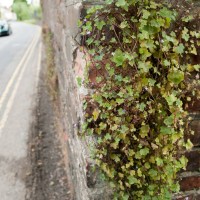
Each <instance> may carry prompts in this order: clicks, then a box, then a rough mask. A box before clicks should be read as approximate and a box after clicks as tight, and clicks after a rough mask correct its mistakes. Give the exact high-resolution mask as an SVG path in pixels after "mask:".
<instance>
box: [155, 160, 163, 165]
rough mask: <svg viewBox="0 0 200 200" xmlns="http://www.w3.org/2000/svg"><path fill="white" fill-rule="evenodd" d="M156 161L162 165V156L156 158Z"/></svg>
mask: <svg viewBox="0 0 200 200" xmlns="http://www.w3.org/2000/svg"><path fill="white" fill-rule="evenodd" d="M156 163H157V165H158V166H162V165H163V160H162V159H161V158H156Z"/></svg>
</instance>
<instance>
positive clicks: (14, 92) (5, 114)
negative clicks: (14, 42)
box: [0, 32, 40, 137]
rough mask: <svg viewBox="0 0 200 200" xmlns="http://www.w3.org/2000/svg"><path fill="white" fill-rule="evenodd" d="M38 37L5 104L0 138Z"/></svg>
mask: <svg viewBox="0 0 200 200" xmlns="http://www.w3.org/2000/svg"><path fill="white" fill-rule="evenodd" d="M39 37H40V32H39V34H38V35H37V37H36V39H34V43H33V45H31V47H32V48H31V50H30V52H29V54H28V56H27V57H26V59H25V61H24V65H22V68H21V71H20V72H19V76H18V78H17V80H16V82H15V86H14V88H13V92H12V94H11V96H10V98H9V99H8V102H7V104H6V108H5V111H4V113H3V116H2V119H1V120H0V137H1V135H2V130H3V128H4V126H5V124H6V121H7V119H8V114H9V113H10V110H11V108H12V106H13V102H14V99H15V96H16V93H17V90H18V87H19V84H20V82H21V79H22V77H23V74H24V71H25V69H26V66H27V65H28V62H29V61H30V59H31V57H32V55H33V51H34V50H35V47H36V45H37V42H38V40H39Z"/></svg>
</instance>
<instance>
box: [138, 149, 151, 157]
mask: <svg viewBox="0 0 200 200" xmlns="http://www.w3.org/2000/svg"><path fill="white" fill-rule="evenodd" d="M148 153H149V149H148V148H147V147H145V148H144V149H140V155H142V156H146V155H147V154H148Z"/></svg>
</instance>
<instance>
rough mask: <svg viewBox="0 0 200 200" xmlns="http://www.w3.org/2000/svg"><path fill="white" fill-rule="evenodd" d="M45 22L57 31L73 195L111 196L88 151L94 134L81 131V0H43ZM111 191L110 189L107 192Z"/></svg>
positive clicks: (57, 59) (83, 95)
mask: <svg viewBox="0 0 200 200" xmlns="http://www.w3.org/2000/svg"><path fill="white" fill-rule="evenodd" d="M42 7H43V16H44V20H43V26H44V28H45V29H49V30H50V31H51V32H52V33H53V46H54V51H55V65H56V71H57V75H58V85H59V101H60V102H59V103H60V111H61V122H62V125H63V128H62V130H61V132H62V139H63V141H65V143H66V148H67V152H68V155H67V161H66V163H67V166H68V167H67V168H68V169H66V170H67V171H68V174H69V177H68V178H69V180H70V181H71V185H72V186H71V188H72V190H73V195H72V196H73V199H77V200H88V199H94V200H102V199H108V200H110V199H111V198H110V197H109V191H108V189H107V187H106V185H105V184H104V183H103V182H102V181H100V180H98V179H97V178H96V172H94V171H93V169H92V166H93V163H92V160H91V159H90V156H89V153H88V146H89V144H90V143H91V141H90V140H91V138H86V140H82V139H81V137H79V135H78V129H79V127H80V124H81V121H82V118H83V113H82V102H83V99H84V98H86V96H87V93H88V91H87V90H86V89H85V88H83V87H81V88H79V87H78V86H77V81H76V78H77V77H78V76H79V77H82V76H83V67H84V66H85V63H84V61H83V59H82V56H83V55H82V53H81V52H80V51H79V50H78V49H77V43H76V41H75V38H76V40H79V38H78V37H77V33H78V26H77V22H78V19H79V18H80V12H81V10H82V7H83V5H82V3H81V1H80V0H43V1H42ZM107 191H108V192H107Z"/></svg>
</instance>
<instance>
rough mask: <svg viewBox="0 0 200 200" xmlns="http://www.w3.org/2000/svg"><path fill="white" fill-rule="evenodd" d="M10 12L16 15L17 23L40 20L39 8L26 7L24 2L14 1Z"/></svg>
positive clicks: (24, 0)
mask: <svg viewBox="0 0 200 200" xmlns="http://www.w3.org/2000/svg"><path fill="white" fill-rule="evenodd" d="M12 10H13V12H15V13H16V15H17V19H18V20H19V21H24V20H30V19H33V18H35V19H41V18H42V11H41V8H40V7H34V6H32V5H28V4H27V1H26V0H15V1H14V3H13V6H12Z"/></svg>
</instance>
